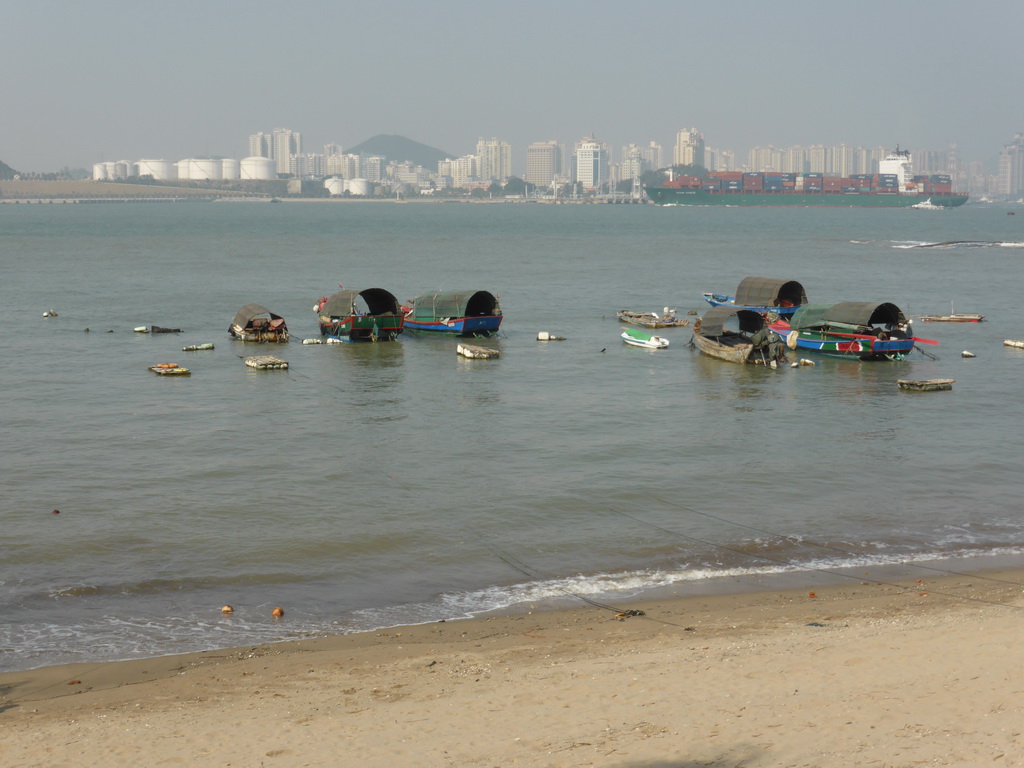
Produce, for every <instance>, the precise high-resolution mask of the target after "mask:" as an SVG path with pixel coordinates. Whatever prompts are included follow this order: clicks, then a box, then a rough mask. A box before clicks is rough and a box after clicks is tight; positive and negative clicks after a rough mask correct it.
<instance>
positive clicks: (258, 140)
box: [248, 132, 274, 157]
mask: <svg viewBox="0 0 1024 768" xmlns="http://www.w3.org/2000/svg"><path fill="white" fill-rule="evenodd" d="M248 156H249V157H273V156H274V143H273V139H272V137H271V136H270V134H269V133H263V132H260V133H253V134H251V135H250V136H249V155H248Z"/></svg>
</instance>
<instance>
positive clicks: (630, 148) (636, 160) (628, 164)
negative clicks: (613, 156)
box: [616, 144, 651, 181]
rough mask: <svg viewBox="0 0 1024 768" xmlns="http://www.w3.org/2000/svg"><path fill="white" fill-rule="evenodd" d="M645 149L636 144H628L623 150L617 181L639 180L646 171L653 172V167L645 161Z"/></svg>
mask: <svg viewBox="0 0 1024 768" xmlns="http://www.w3.org/2000/svg"><path fill="white" fill-rule="evenodd" d="M645 149H646V148H645V147H638V146H637V145H636V144H627V145H626V146H624V147H623V148H622V162H621V163H620V164H619V172H618V174H617V178H616V181H622V180H625V179H638V178H640V176H642V175H643V173H644V171H648V170H651V166H650V165H648V163H647V160H645V159H644V150H645Z"/></svg>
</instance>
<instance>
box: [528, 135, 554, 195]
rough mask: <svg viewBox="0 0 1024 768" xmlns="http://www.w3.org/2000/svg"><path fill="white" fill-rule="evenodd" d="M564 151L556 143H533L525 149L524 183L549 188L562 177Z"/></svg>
mask: <svg viewBox="0 0 1024 768" xmlns="http://www.w3.org/2000/svg"><path fill="white" fill-rule="evenodd" d="M563 154H564V150H563V149H562V145H561V144H559V143H558V142H557V141H535V142H534V143H533V144H531V145H530V146H528V147H527V148H526V179H525V180H526V181H527V182H528V183H529V184H536V185H537V186H538V187H550V186H551V184H552V183H553V182H554V180H555V178H556V177H558V176H561V175H562V155H563Z"/></svg>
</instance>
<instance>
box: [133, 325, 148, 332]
mask: <svg viewBox="0 0 1024 768" xmlns="http://www.w3.org/2000/svg"><path fill="white" fill-rule="evenodd" d="M135 332H136V333H149V328H147V327H146V326H144V325H140V326H139V327H138V328H136V329H135Z"/></svg>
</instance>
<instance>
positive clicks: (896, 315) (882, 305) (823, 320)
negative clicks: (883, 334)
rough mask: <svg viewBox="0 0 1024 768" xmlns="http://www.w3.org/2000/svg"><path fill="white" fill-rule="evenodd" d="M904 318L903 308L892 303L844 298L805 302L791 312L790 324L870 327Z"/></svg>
mask: <svg viewBox="0 0 1024 768" xmlns="http://www.w3.org/2000/svg"><path fill="white" fill-rule="evenodd" d="M906 322H907V318H906V317H904V315H903V312H901V311H900V308H899V307H897V306H896V305H895V304H890V303H888V302H872V301H843V302H840V303H839V304H808V305H806V306H804V307H801V308H800V309H798V310H797V311H796V312H795V313H794V314H793V319H792V320H791V321H790V323H789V325H790V328H792V329H793V330H799V329H802V328H815V327H819V326H822V325H830V324H831V325H837V324H838V325H847V326H851V327H870V326H873V325H886V326H892V327H895V326H897V325H903V324H904V323H906Z"/></svg>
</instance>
